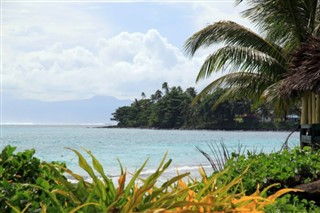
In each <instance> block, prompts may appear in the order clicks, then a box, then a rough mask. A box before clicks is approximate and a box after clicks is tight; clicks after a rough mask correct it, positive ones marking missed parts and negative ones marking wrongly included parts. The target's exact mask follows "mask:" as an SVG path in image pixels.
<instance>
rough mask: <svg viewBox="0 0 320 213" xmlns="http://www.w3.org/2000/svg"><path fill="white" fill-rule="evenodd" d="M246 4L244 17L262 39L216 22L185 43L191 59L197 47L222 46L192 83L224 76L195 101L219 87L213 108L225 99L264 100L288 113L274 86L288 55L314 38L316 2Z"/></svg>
mask: <svg viewBox="0 0 320 213" xmlns="http://www.w3.org/2000/svg"><path fill="white" fill-rule="evenodd" d="M242 2H243V1H242V0H237V3H242ZM246 3H247V6H248V7H249V9H247V10H245V11H244V12H243V15H244V16H245V17H246V18H248V19H250V20H251V21H252V22H253V23H254V24H256V26H257V27H258V28H259V30H260V31H261V34H263V35H265V36H263V37H262V36H259V35H258V34H257V33H255V32H253V31H252V30H250V29H248V28H245V27H244V26H241V25H239V24H237V23H235V22H232V21H220V22H216V23H213V24H211V25H209V26H207V27H205V28H204V29H202V30H200V31H199V32H197V33H195V34H194V35H192V36H191V37H190V38H189V39H187V41H186V43H185V50H186V52H187V53H188V54H189V55H191V56H193V55H194V54H195V53H196V52H197V51H198V50H199V49H200V48H202V47H208V46H211V45H213V44H220V43H223V44H224V46H223V47H221V48H219V49H218V50H216V51H215V52H213V53H212V54H210V55H209V56H208V57H207V58H206V60H205V61H204V63H203V65H202V67H201V68H200V71H199V73H198V76H197V79H196V81H197V82H198V81H200V80H201V79H204V78H209V77H210V76H211V75H212V74H213V73H214V72H220V73H224V75H223V76H222V77H220V78H218V79H216V80H214V81H212V82H211V83H210V84H209V85H208V86H207V87H205V88H204V89H203V90H202V91H201V92H200V93H199V95H198V96H197V99H200V98H202V97H203V96H205V95H206V94H208V93H210V92H212V91H214V90H215V89H216V88H217V87H220V86H223V87H225V88H227V92H226V93H225V94H224V95H223V96H222V97H221V98H220V99H219V101H218V102H217V103H216V105H217V104H219V103H221V102H222V101H224V100H226V99H230V98H235V97H237V98H242V97H243V98H251V99H253V100H254V101H255V103H260V102H261V101H265V100H267V101H269V102H272V103H273V104H274V106H275V107H276V109H277V110H281V109H282V110H285V109H288V106H289V105H290V102H291V101H289V100H285V99H284V98H282V97H281V96H280V93H279V89H278V88H279V87H278V86H279V82H280V81H281V80H282V79H283V78H284V76H285V74H286V73H287V70H288V64H289V62H290V58H291V55H290V53H291V52H292V51H294V50H295V49H297V48H298V47H299V45H300V43H301V42H304V41H305V40H306V39H307V38H308V36H309V35H310V34H313V33H319V20H320V18H319V14H320V13H319V11H320V8H319V3H318V1H315V0H290V1H289V0H264V1H257V0H247V1H246ZM262 97H264V98H262Z"/></svg>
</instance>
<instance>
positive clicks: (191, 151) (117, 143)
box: [1, 125, 299, 177]
mask: <svg viewBox="0 0 320 213" xmlns="http://www.w3.org/2000/svg"><path fill="white" fill-rule="evenodd" d="M289 133H290V132H272V131H270V132H258V131H209V130H152V129H115V128H111V129H109V128H94V127H92V126H45V125H41V126H40V125H39V126H37V125H3V126H1V148H3V147H5V146H6V145H11V146H15V147H17V151H23V150H25V149H31V148H34V149H35V150H36V154H35V156H36V157H38V158H40V159H41V160H44V161H47V162H50V161H62V162H66V164H67V166H68V168H70V169H71V170H72V171H74V172H76V173H78V174H81V175H83V176H85V177H87V174H86V173H85V172H84V171H83V170H82V169H81V168H80V167H79V166H78V158H77V156H76V155H75V154H74V153H73V152H72V151H70V150H68V149H66V147H69V148H73V149H77V150H78V151H80V152H81V153H82V154H83V155H84V156H85V157H86V159H87V160H88V161H89V162H90V163H91V160H90V157H89V156H88V155H87V154H86V153H85V151H84V150H83V148H86V149H88V150H90V151H91V152H92V153H93V154H94V155H95V157H96V158H97V159H98V160H99V161H100V163H101V164H102V165H103V167H104V170H105V172H106V173H107V174H108V175H109V176H110V177H117V176H118V175H119V174H120V166H119V163H118V161H117V159H119V160H120V162H121V164H122V165H123V167H124V168H126V170H127V171H128V172H129V173H130V172H131V173H132V172H134V171H135V170H137V169H138V168H139V167H140V166H141V165H142V164H143V163H144V161H145V160H147V159H148V164H147V166H146V167H145V169H144V171H143V174H144V175H148V174H150V173H151V172H152V171H154V170H155V169H156V168H157V166H158V165H159V163H160V161H161V159H162V158H163V156H164V154H165V153H166V152H167V151H168V156H167V159H172V164H171V166H170V167H169V168H168V170H167V171H166V172H165V174H164V176H165V177H170V176H173V175H175V174H177V171H179V172H180V173H183V172H191V176H194V177H196V176H197V174H198V172H197V170H198V168H199V166H200V165H202V166H204V167H205V168H206V170H207V172H211V171H212V170H211V167H210V164H209V162H208V161H207V160H206V158H205V157H204V156H203V155H202V154H201V153H200V152H199V151H198V150H197V149H196V147H197V146H198V147H200V148H201V149H202V150H204V151H206V152H207V153H209V154H210V153H211V151H210V148H209V146H208V144H215V143H220V142H224V144H225V145H226V147H227V148H228V150H229V151H230V152H232V151H236V150H237V149H238V147H239V145H241V146H243V147H244V148H245V149H247V150H251V151H252V150H256V151H258V152H260V151H263V152H267V153H269V152H272V151H278V150H280V149H281V146H282V145H283V143H284V142H285V140H286V138H287V136H288V135H289ZM298 144H299V133H298V132H295V133H294V134H292V136H291V137H290V139H289V145H290V147H294V146H296V145H298Z"/></svg>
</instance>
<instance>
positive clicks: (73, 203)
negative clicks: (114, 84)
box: [1, 149, 299, 213]
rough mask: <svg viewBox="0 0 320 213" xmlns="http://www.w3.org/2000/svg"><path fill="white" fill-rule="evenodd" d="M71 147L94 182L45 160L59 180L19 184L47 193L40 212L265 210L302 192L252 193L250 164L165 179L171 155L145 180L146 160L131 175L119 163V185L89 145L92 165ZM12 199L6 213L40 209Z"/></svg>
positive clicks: (28, 203)
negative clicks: (247, 184)
mask: <svg viewBox="0 0 320 213" xmlns="http://www.w3.org/2000/svg"><path fill="white" fill-rule="evenodd" d="M70 150H72V151H73V152H74V153H75V154H76V155H77V156H78V159H79V166H80V167H81V168H82V169H84V170H85V171H86V172H87V173H88V175H89V176H90V177H91V179H92V182H88V181H86V180H85V179H84V178H83V177H82V176H80V175H78V174H75V173H73V172H72V171H71V170H69V169H67V168H65V167H64V166H61V165H59V164H51V163H50V164H49V163H45V162H43V163H42V165H44V166H45V168H47V169H48V170H49V171H50V174H52V175H53V176H54V177H55V181H54V184H55V185H54V184H53V186H51V185H50V184H49V185H48V184H47V180H44V179H43V180H42V181H40V182H39V181H38V182H36V183H33V182H30V183H28V182H23V183H19V182H16V183H15V184H16V185H18V186H21V187H25V188H27V189H28V190H30V191H38V192H40V194H41V196H40V197H41V198H45V200H40V202H39V208H38V210H37V212H43V213H45V212H54V211H56V212H70V213H73V212H80V213H81V212H83V213H84V212H85V213H87V212H89V213H90V212H93V213H95V212H222V211H223V212H254V211H256V212H262V211H263V209H264V208H265V207H266V206H268V205H270V204H272V203H274V202H275V200H276V199H277V198H278V197H279V196H281V195H282V194H285V193H287V192H292V191H295V192H296V191H299V190H295V189H281V190H279V191H277V192H276V193H274V194H273V195H269V196H268V197H265V194H266V193H265V192H266V191H267V190H269V188H270V187H273V186H274V185H271V186H270V187H267V188H266V189H265V190H263V191H262V192H260V191H259V188H258V189H257V190H256V192H254V193H253V194H251V195H249V196H247V195H246V194H245V188H243V185H242V179H243V177H244V175H245V174H246V172H247V170H248V168H249V167H248V168H246V169H245V170H244V171H243V172H242V174H241V175H239V176H237V177H235V178H234V179H232V180H230V181H221V177H222V176H223V175H224V174H225V173H226V172H228V169H225V170H223V171H221V172H219V173H217V174H215V175H214V176H212V177H207V175H206V173H205V171H204V169H203V168H200V174H201V176H202V180H201V181H197V180H195V179H191V178H190V177H188V175H189V173H185V174H180V175H179V174H178V175H177V176H174V177H172V178H171V179H168V180H167V181H166V182H165V183H163V184H160V183H159V177H161V175H162V174H163V173H164V172H165V170H166V169H167V168H168V167H169V165H170V163H171V160H166V156H167V154H165V156H164V158H163V160H162V161H161V162H160V165H159V167H158V168H157V169H156V171H155V172H154V173H152V174H151V175H150V176H149V177H147V178H145V179H142V178H141V177H140V174H141V172H142V171H143V169H144V167H145V165H146V164H147V161H145V163H144V164H143V165H142V166H141V167H140V168H139V169H138V170H137V171H136V172H135V173H134V174H132V176H131V177H130V179H128V180H127V178H128V176H127V172H126V171H125V170H124V169H123V168H122V165H121V164H120V167H121V175H120V176H119V178H118V183H117V184H115V183H114V182H113V181H112V180H111V179H110V178H109V177H108V176H107V175H106V174H105V172H104V169H103V167H102V165H101V164H100V163H99V161H98V160H97V159H96V158H95V157H94V156H93V155H92V153H91V152H90V151H89V150H85V151H86V153H87V154H89V156H90V157H91V160H92V166H90V165H89V163H88V162H87V160H86V159H85V158H84V157H83V155H82V154H81V153H80V152H78V151H77V150H74V149H70ZM3 168H4V169H6V168H5V167H3ZM61 171H63V172H65V173H67V174H69V175H71V176H72V177H74V178H75V179H76V180H77V181H78V182H77V183H76V184H74V183H70V182H69V181H68V180H67V179H66V178H65V176H63V174H62V173H61ZM1 187H2V185H1ZM8 187H10V185H9V186H8ZM12 200H13V199H12V197H9V198H8V197H7V198H4V197H2V200H1V202H2V204H3V203H5V204H6V205H7V206H9V207H11V210H10V209H7V210H6V211H4V212H35V209H34V208H33V206H32V205H33V203H32V202H33V201H32V200H27V202H25V201H23V200H19V201H20V205H18V206H17V203H16V202H12ZM22 201H23V202H24V203H23V204H21V202H22ZM48 201H50V202H48Z"/></svg>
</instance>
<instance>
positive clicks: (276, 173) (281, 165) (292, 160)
mask: <svg viewBox="0 0 320 213" xmlns="http://www.w3.org/2000/svg"><path fill="white" fill-rule="evenodd" d="M248 166H250V168H249V169H248V171H247V173H246V175H245V176H244V177H243V179H242V187H243V188H244V189H245V190H246V192H247V193H253V192H254V191H255V190H256V187H257V186H259V187H260V189H262V188H266V187H267V186H269V185H271V184H274V183H279V188H290V187H294V186H297V185H299V184H304V183H310V182H312V181H316V180H319V179H320V150H317V151H313V150H311V148H310V147H305V148H304V149H303V150H301V149H300V148H299V147H297V148H295V149H293V150H291V151H288V150H284V151H282V152H275V153H270V154H265V153H252V152H249V151H248V153H247V155H239V154H236V153H233V154H232V157H231V158H230V159H229V160H228V161H227V163H226V164H225V167H228V168H229V170H228V171H227V172H226V173H225V174H224V175H223V176H222V177H221V179H222V180H223V181H226V182H228V181H230V180H233V179H234V178H236V177H237V176H239V174H241V172H242V171H243V170H244V169H245V168H247V167H248ZM240 191H241V190H240ZM274 192H275V190H274V189H273V190H269V193H274ZM308 199H309V200H308V202H307V203H306V200H305V197H304V195H303V194H300V195H292V196H291V197H290V196H289V197H287V198H286V199H284V198H283V199H280V200H278V202H277V204H275V205H274V206H271V207H270V212H274V211H273V210H280V212H282V211H281V210H283V209H286V208H287V209H288V212H306V211H307V212H309V211H311V210H312V211H311V212H313V210H314V209H317V211H318V212H319V207H318V206H317V205H319V203H317V205H315V204H314V203H315V202H314V201H312V199H311V200H310V198H308ZM286 212H287V211H286Z"/></svg>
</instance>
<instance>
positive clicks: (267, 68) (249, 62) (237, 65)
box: [196, 46, 286, 82]
mask: <svg viewBox="0 0 320 213" xmlns="http://www.w3.org/2000/svg"><path fill="white" fill-rule="evenodd" d="M224 70H231V71H232V70H241V71H243V72H251V73H262V72H264V73H265V74H267V73H268V75H269V76H270V78H273V79H275V78H277V77H279V76H280V75H282V74H283V73H285V72H286V64H281V63H279V61H277V60H276V59H274V58H272V57H271V56H269V55H268V54H265V53H263V52H260V51H258V50H256V49H253V48H247V47H241V46H226V47H222V48H220V49H218V50H217V51H215V52H214V53H213V54H211V55H209V56H208V57H207V59H206V60H205V62H204V63H203V65H202V67H201V69H200V71H199V73H198V76H197V79H196V82H198V81H199V80H200V79H204V78H208V77H209V76H210V75H211V74H212V73H213V72H220V71H224Z"/></svg>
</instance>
